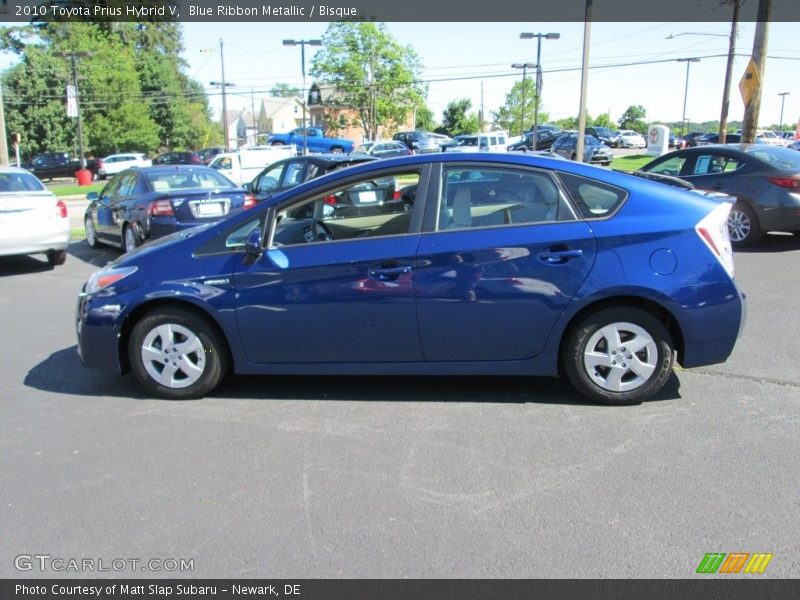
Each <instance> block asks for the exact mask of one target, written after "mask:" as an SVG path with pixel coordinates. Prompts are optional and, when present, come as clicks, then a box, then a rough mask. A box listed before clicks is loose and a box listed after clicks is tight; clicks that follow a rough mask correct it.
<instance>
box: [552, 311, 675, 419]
mask: <svg viewBox="0 0 800 600" xmlns="http://www.w3.org/2000/svg"><path fill="white" fill-rule="evenodd" d="M607 331H616V332H617V333H618V335H619V337H620V339H621V340H622V343H621V344H619V345H617V347H616V348H613V345H616V343H615V342H612V343H609V342H608V340H607V338H606V335H605V332H607ZM628 343H632V344H635V345H636V346H637V347H638V346H639V345H641V344H644V345H642V347H641V348H640V349H638V350H634V349H632V348H626V347H625V346H626V344H628ZM587 352H588V353H589V354H590V357H589V358H592V357H594V358H595V361H594V364H591V363H589V362H587V360H586V358H587V356H586V354H587ZM562 360H563V365H564V370H565V371H566V374H567V377H568V378H569V380H570V383H572V385H573V386H574V387H575V389H577V390H578V391H579V392H580V393H581V394H583V395H584V396H586V397H587V398H589V399H590V400H593V401H595V402H599V403H601V404H613V405H624V404H638V403H640V402H641V401H642V400H646V399H647V398H650V397H651V396H653V395H655V394H656V393H658V391H659V390H661V388H662V387H664V384H665V383H666V382H667V379H668V378H669V376H670V373H671V372H672V364H673V361H674V351H673V345H672V340H671V338H670V335H669V333H668V332H667V330H666V328H665V327H664V325H663V324H662V323H661V321H659V320H658V319H656V318H655V317H654V316H653V315H651V314H650V313H648V312H646V311H644V310H642V309H639V308H634V307H629V306H620V307H611V308H605V309H602V310H599V311H598V312H596V313H593V314H591V315H589V316H588V317H586V318H585V319H584V320H583V321H581V322H580V323H579V324H578V325H577V326H576V327H575V328H574V329H572V331H571V333H570V334H569V338H568V340H567V343H566V345H565V346H564V351H563V356H562ZM604 362H605V363H607V364H603V363H604ZM590 372H591V375H590ZM614 388H619V389H614Z"/></svg>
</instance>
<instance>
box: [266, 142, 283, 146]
mask: <svg viewBox="0 0 800 600" xmlns="http://www.w3.org/2000/svg"><path fill="white" fill-rule="evenodd" d="M283 145H285V144H284V143H283V142H272V143H271V144H270V146H283Z"/></svg>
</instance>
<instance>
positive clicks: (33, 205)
mask: <svg viewBox="0 0 800 600" xmlns="http://www.w3.org/2000/svg"><path fill="white" fill-rule="evenodd" d="M69 233H70V232H69V218H68V217H67V205H66V204H64V202H63V200H59V199H58V198H56V197H55V195H54V194H53V193H52V192H51V191H50V190H48V189H47V188H46V187H45V186H44V184H43V183H42V182H41V181H39V179H38V178H37V177H36V176H35V175H33V174H31V173H29V172H28V171H26V170H25V169H18V168H17V167H0V256H16V255H23V254H45V255H46V256H47V261H48V262H49V263H50V264H51V265H52V266H56V265H63V264H64V261H65V260H66V259H67V246H69Z"/></svg>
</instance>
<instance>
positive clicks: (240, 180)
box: [208, 146, 297, 186]
mask: <svg viewBox="0 0 800 600" xmlns="http://www.w3.org/2000/svg"><path fill="white" fill-rule="evenodd" d="M296 155H297V149H296V148H295V146H246V147H242V148H239V150H237V151H236V152H223V153H221V154H217V156H215V157H214V160H213V161H211V164H209V165H208V166H209V167H211V168H212V169H216V170H217V171H219V172H220V174H222V175H224V176H225V177H227V178H228V179H230V180H231V181H232V182H234V183H235V184H236V185H239V186H242V185H244V184H245V183H250V182H251V181H252V180H253V178H254V177H255V176H256V175H258V174H259V173H261V171H263V170H264V168H265V167H268V166H269V165H271V164H272V163H274V162H277V161H279V160H283V159H284V158H291V157H293V156H296Z"/></svg>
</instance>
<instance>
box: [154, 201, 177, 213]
mask: <svg viewBox="0 0 800 600" xmlns="http://www.w3.org/2000/svg"><path fill="white" fill-rule="evenodd" d="M149 212H150V215H151V216H156V217H174V216H175V211H174V210H173V208H172V202H171V201H170V200H156V201H155V202H151V203H150V211H149Z"/></svg>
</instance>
